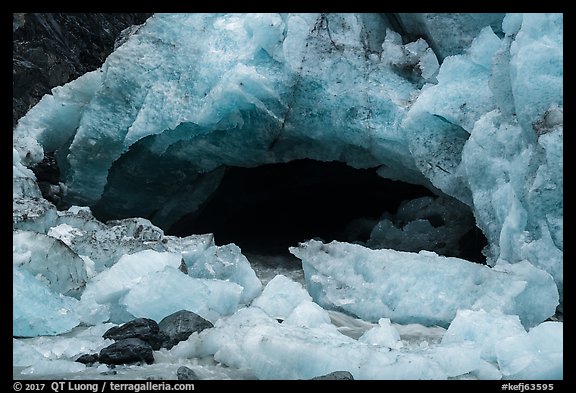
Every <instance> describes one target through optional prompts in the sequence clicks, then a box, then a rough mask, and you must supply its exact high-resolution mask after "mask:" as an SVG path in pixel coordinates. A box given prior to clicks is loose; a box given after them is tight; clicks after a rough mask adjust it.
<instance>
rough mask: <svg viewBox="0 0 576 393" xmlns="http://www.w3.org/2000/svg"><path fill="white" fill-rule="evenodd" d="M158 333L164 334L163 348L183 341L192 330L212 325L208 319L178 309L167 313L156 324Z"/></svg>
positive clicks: (199, 329)
mask: <svg viewBox="0 0 576 393" xmlns="http://www.w3.org/2000/svg"><path fill="white" fill-rule="evenodd" d="M158 326H159V327H160V333H161V334H164V335H165V336H166V340H165V341H164V343H163V345H162V346H163V347H164V348H168V349H170V348H172V347H173V346H174V345H176V344H178V343H179V342H180V341H184V340H186V339H188V337H190V335H191V334H192V333H194V332H201V331H202V330H204V329H208V328H211V327H214V325H212V323H211V322H210V321H207V320H206V319H204V318H202V317H201V316H199V315H198V314H195V313H193V312H191V311H188V310H180V311H177V312H175V313H173V314H170V315H168V316H167V317H165V318H164V319H162V320H161V321H160V323H159V324H158Z"/></svg>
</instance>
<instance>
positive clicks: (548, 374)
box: [496, 322, 564, 379]
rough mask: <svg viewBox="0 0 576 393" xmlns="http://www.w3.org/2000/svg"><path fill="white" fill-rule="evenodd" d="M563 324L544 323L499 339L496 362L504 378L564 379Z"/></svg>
mask: <svg viewBox="0 0 576 393" xmlns="http://www.w3.org/2000/svg"><path fill="white" fill-rule="evenodd" d="M563 345H564V324H563V323H562V322H544V323H542V324H540V325H538V326H535V327H533V328H532V329H530V331H529V332H528V333H526V332H524V333H520V334H517V335H515V336H512V337H508V338H505V339H504V340H502V341H499V342H498V344H497V346H496V355H497V359H498V365H499V366H500V369H501V370H502V374H503V378H504V379H563V378H564V367H563V365H564V346H563Z"/></svg>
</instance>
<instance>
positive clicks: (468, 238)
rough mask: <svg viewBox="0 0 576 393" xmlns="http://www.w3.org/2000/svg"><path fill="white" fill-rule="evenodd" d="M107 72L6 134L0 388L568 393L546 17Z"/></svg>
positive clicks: (250, 34) (341, 20) (181, 51)
mask: <svg viewBox="0 0 576 393" xmlns="http://www.w3.org/2000/svg"><path fill="white" fill-rule="evenodd" d="M18 28H22V27H21V26H20V25H18V26H16V25H15V27H14V29H15V30H16V29H18ZM110 52H111V53H110V54H109V55H108V56H107V57H106V58H105V60H104V61H103V63H102V64H100V65H99V66H98V67H97V68H96V69H94V70H93V71H88V72H85V73H83V74H82V75H80V76H79V77H77V78H75V79H73V80H71V81H69V82H67V83H64V84H60V85H57V86H53V88H52V90H51V92H50V93H48V94H45V95H44V96H43V97H42V98H41V99H40V100H39V101H38V102H37V103H36V104H35V105H33V106H31V108H30V109H29V110H27V111H26V113H25V114H24V115H23V116H22V117H20V118H19V119H18V121H17V122H16V125H15V126H14V129H13V172H12V173H13V378H14V379H62V378H63V379H111V378H115V379H190V378H194V379H205V380H215V379H229V380H230V379H236V380H238V379H242V380H244V379H252V380H270V379H371V380H392V379H395V380H414V379H425V380H426V379H443V380H448V379H459V380H462V379H473V380H478V379H490V380H526V379H551V380H561V379H563V378H564V374H563V312H564V311H563V303H564V302H563V14H554V13H549V14H547V13H533V14H516V13H514V14H513V13H509V14H430V13H428V14H353V13H345V14H315V13H305V14H182V13H178V14H154V15H152V16H150V17H149V18H148V19H146V21H145V22H144V23H142V24H141V25H134V26H131V27H128V28H127V29H125V30H124V31H123V32H122V34H121V36H120V37H119V38H118V39H117V40H116V43H115V45H114V48H113V49H112V50H111V51H110ZM198 321H201V323H200V322H198ZM194 323H195V324H196V325H194V328H190V330H188V331H187V332H185V333H183V332H182V331H181V329H183V326H192V325H193V324H194ZM199 326H201V327H199ZM145 329H149V330H146V333H143V331H144V330H145ZM126 332H132V333H126ZM175 332H176V333H175ZM130 334H132V335H130ZM151 336H154V338H153V339H152V338H150V337H151ZM167 343H169V344H167ZM122 348H124V352H122ZM137 350H138V351H143V352H142V354H141V355H138V356H137V357H136V358H135V359H133V358H129V357H126V356H127V352H130V353H131V354H134V353H136V352H137ZM138 353H140V352H138ZM86 359H91V360H86ZM144 360H145V362H144Z"/></svg>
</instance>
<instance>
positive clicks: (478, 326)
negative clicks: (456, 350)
mask: <svg viewBox="0 0 576 393" xmlns="http://www.w3.org/2000/svg"><path fill="white" fill-rule="evenodd" d="M521 333H526V330H525V329H524V327H523V326H522V324H521V323H520V319H519V318H518V316H517V315H505V314H502V313H501V312H500V311H491V312H486V311H484V310H482V309H481V310H478V311H472V310H458V312H457V313H456V317H455V318H454V319H453V320H452V322H451V323H450V326H449V327H448V330H447V331H446V334H444V336H443V337H442V344H452V343H460V342H464V341H468V342H471V343H474V344H475V345H477V346H478V347H479V348H480V349H481V356H482V358H483V359H485V360H487V361H490V362H496V345H497V343H498V342H499V341H501V340H503V339H505V338H506V337H510V336H514V335H517V334H521Z"/></svg>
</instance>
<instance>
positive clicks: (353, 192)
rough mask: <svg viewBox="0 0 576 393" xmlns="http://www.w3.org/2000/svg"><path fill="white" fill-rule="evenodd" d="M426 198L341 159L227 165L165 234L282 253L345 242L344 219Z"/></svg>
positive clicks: (423, 189)
mask: <svg viewBox="0 0 576 393" xmlns="http://www.w3.org/2000/svg"><path fill="white" fill-rule="evenodd" d="M433 195H434V194H433V193H432V192H431V191H430V190H428V189H427V188H426V187H423V186H420V185H414V184H409V183H404V182H401V181H392V180H389V179H384V178H382V177H380V176H378V174H377V173H376V169H355V168H352V167H350V166H348V165H346V164H344V163H341V162H320V161H314V160H308V159H305V160H296V161H292V162H289V163H285V164H269V165H262V166H259V167H255V168H238V167H231V168H229V169H228V171H227V173H226V175H225V176H224V178H223V180H222V183H221V185H220V187H219V188H218V190H217V191H216V192H215V193H214V194H213V195H212V196H211V197H210V199H209V201H208V202H207V203H206V204H205V205H204V206H203V208H202V209H201V210H200V211H199V212H198V213H197V214H194V215H189V216H187V217H184V218H183V219H181V220H180V221H178V222H177V223H176V224H175V225H174V226H172V228H171V229H170V230H169V231H168V232H167V233H168V234H171V235H178V236H184V235H189V234H201V233H214V237H215V241H216V244H218V245H222V244H227V243H235V244H236V245H238V246H240V248H241V249H242V250H243V252H248V253H258V254H282V253H288V247H290V246H295V245H298V242H301V241H304V240H307V239H312V238H320V239H322V240H324V241H327V242H329V241H332V240H339V241H348V240H349V238H347V236H348V234H347V231H346V229H347V227H348V225H349V224H350V223H351V221H353V220H358V219H363V218H367V219H377V218H379V217H380V216H381V215H382V214H383V213H384V212H389V213H394V212H396V210H397V209H398V206H399V205H400V203H401V202H402V201H403V200H406V199H413V198H419V197H422V196H433ZM358 240H361V241H366V240H367V239H366V238H364V239H358Z"/></svg>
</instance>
